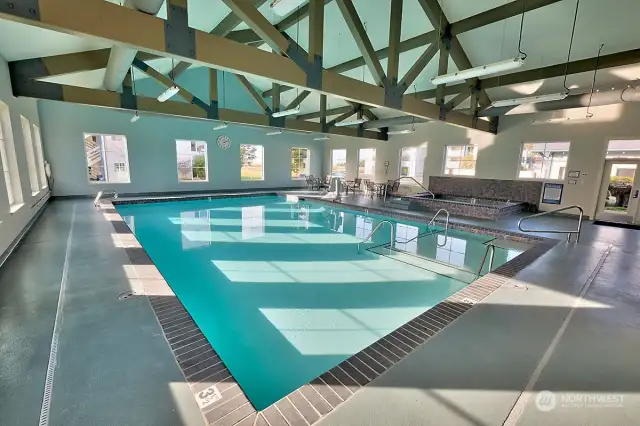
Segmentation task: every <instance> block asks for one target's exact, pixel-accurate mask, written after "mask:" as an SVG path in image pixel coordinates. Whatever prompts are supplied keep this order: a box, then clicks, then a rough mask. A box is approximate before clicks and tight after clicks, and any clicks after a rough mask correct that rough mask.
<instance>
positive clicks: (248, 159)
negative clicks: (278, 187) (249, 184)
mask: <svg viewBox="0 0 640 426" xmlns="http://www.w3.org/2000/svg"><path fill="white" fill-rule="evenodd" d="M263 160H264V149H263V147H262V145H240V180H264V169H263V167H262V166H263V164H262V163H263Z"/></svg>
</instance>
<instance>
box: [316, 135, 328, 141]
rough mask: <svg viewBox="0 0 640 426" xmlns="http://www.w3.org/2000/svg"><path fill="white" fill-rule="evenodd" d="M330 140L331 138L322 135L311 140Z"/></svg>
mask: <svg viewBox="0 0 640 426" xmlns="http://www.w3.org/2000/svg"><path fill="white" fill-rule="evenodd" d="M329 139H331V136H327V135H323V136H318V137H315V138H313V140H314V141H328V140H329Z"/></svg>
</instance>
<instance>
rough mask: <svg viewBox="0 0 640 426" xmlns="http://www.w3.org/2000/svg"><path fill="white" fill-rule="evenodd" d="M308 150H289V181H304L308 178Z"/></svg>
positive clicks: (309, 168)
mask: <svg viewBox="0 0 640 426" xmlns="http://www.w3.org/2000/svg"><path fill="white" fill-rule="evenodd" d="M310 170H311V167H310V166H309V150H308V149H307V148H291V179H304V178H305V176H309V174H310Z"/></svg>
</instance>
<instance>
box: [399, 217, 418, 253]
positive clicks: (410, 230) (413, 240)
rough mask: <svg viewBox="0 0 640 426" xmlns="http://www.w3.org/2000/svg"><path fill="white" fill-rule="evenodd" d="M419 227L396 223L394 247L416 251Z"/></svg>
mask: <svg viewBox="0 0 640 426" xmlns="http://www.w3.org/2000/svg"><path fill="white" fill-rule="evenodd" d="M419 233H420V229H418V227H417V226H411V225H405V224H402V223H398V224H396V241H395V244H394V247H395V248H397V249H400V250H404V251H408V252H411V253H416V252H417V250H418V234H419Z"/></svg>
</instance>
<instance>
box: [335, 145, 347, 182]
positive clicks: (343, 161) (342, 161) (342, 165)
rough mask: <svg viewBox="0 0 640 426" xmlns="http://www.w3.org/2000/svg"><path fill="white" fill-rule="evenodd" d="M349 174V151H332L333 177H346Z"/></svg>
mask: <svg viewBox="0 0 640 426" xmlns="http://www.w3.org/2000/svg"><path fill="white" fill-rule="evenodd" d="M346 173H347V150H346V149H334V150H333V151H331V176H337V177H341V178H343V177H345V175H346Z"/></svg>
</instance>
